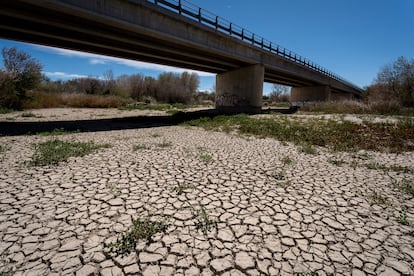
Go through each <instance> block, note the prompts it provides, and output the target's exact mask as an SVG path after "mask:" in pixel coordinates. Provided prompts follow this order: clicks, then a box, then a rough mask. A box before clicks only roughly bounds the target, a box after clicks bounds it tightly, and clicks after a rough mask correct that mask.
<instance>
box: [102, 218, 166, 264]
mask: <svg viewBox="0 0 414 276" xmlns="http://www.w3.org/2000/svg"><path fill="white" fill-rule="evenodd" d="M168 226H169V225H168V223H167V221H166V220H164V219H162V220H158V221H152V220H151V217H145V218H140V217H137V218H136V219H134V220H133V221H132V227H131V228H130V229H129V231H127V232H126V233H122V234H121V236H119V237H118V238H117V240H116V242H113V243H110V244H109V245H108V247H109V249H110V252H111V253H114V254H115V255H117V256H118V255H126V254H129V253H131V252H132V251H134V250H135V247H136V245H137V242H138V241H139V240H144V241H146V242H147V243H151V242H152V241H153V240H152V238H153V236H154V235H155V234H157V233H165V231H167V229H168Z"/></svg>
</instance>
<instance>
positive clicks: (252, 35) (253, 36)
mask: <svg viewBox="0 0 414 276" xmlns="http://www.w3.org/2000/svg"><path fill="white" fill-rule="evenodd" d="M252 44H253V45H254V33H253V34H252Z"/></svg>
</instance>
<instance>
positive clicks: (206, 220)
mask: <svg viewBox="0 0 414 276" xmlns="http://www.w3.org/2000/svg"><path fill="white" fill-rule="evenodd" d="M195 226H196V229H197V230H200V229H201V231H202V232H203V234H204V235H207V234H208V232H210V231H211V229H212V228H213V227H215V228H216V229H217V221H216V220H214V219H211V218H210V217H209V216H208V214H207V211H206V210H205V209H204V208H203V207H202V208H201V209H198V210H197V222H196V224H195Z"/></svg>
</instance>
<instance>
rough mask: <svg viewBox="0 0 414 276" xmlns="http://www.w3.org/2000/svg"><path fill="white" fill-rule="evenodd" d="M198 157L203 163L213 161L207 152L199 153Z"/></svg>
mask: <svg viewBox="0 0 414 276" xmlns="http://www.w3.org/2000/svg"><path fill="white" fill-rule="evenodd" d="M198 157H199V158H200V160H201V161H203V162H204V163H210V162H212V161H213V157H212V156H211V154H209V153H208V152H201V153H200V154H199V156H198Z"/></svg>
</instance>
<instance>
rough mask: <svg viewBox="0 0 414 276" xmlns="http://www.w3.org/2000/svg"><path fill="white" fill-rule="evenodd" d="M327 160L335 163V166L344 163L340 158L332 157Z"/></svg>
mask: <svg viewBox="0 0 414 276" xmlns="http://www.w3.org/2000/svg"><path fill="white" fill-rule="evenodd" d="M328 162H329V163H331V164H333V165H335V166H343V165H345V164H346V161H344V160H342V159H333V158H329V159H328Z"/></svg>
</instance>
